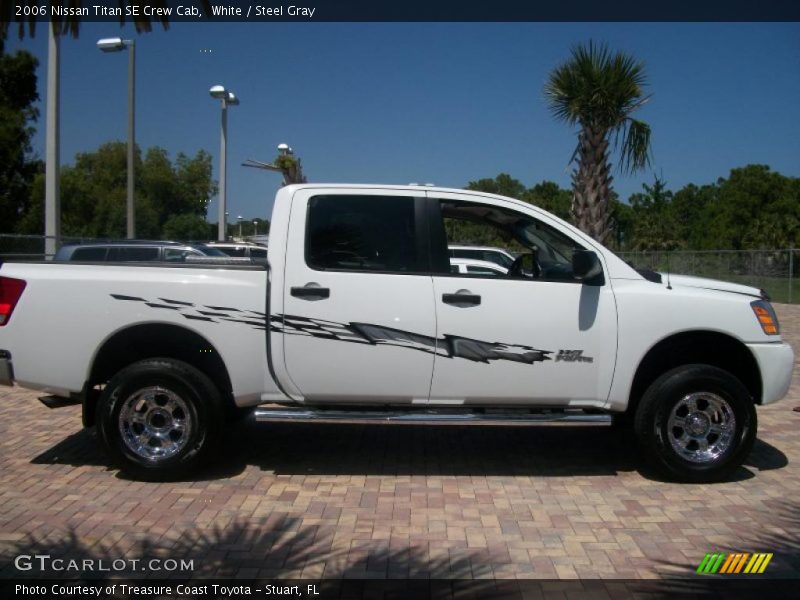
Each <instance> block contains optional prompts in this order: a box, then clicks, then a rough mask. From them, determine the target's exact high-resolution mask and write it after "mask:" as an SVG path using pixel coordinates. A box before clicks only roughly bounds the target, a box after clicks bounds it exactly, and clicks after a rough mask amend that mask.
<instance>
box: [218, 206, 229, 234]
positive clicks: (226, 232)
mask: <svg viewBox="0 0 800 600" xmlns="http://www.w3.org/2000/svg"><path fill="white" fill-rule="evenodd" d="M229 214H230V213H229V212H228V211H227V210H226V211H225V240H227V239H228V215H229ZM217 237H219V236H217ZM225 240H221V241H223V242H224V241H225Z"/></svg>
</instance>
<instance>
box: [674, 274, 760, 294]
mask: <svg viewBox="0 0 800 600" xmlns="http://www.w3.org/2000/svg"><path fill="white" fill-rule="evenodd" d="M660 275H661V282H662V283H663V284H664V285H667V283H669V284H670V285H672V287H676V286H678V287H693V288H701V289H704V290H715V291H718V292H732V293H734V294H745V295H747V296H755V297H756V298H763V297H764V295H763V294H762V292H761V290H760V289H758V288H756V287H752V286H750V285H742V284H740V283H731V282H729V281H720V280H718V279H706V278H705V277H693V276H691V275H676V274H674V273H670V274H669V275H667V274H666V273H660Z"/></svg>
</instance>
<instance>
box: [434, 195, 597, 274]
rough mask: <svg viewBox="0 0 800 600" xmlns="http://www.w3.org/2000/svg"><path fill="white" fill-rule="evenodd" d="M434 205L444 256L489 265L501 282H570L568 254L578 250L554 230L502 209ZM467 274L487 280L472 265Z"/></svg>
mask: <svg viewBox="0 0 800 600" xmlns="http://www.w3.org/2000/svg"><path fill="white" fill-rule="evenodd" d="M439 204H440V209H441V214H442V224H443V227H444V231H445V236H446V239H447V245H448V246H450V247H451V248H450V249H449V251H448V253H449V254H450V256H453V255H454V256H457V257H462V258H465V259H476V260H482V261H490V262H493V263H495V264H498V265H500V266H501V267H503V269H505V270H507V271H508V274H507V275H506V276H507V277H514V278H517V277H519V278H529V279H542V280H551V281H552V280H555V281H575V279H574V277H573V275H572V253H573V252H574V251H575V250H582V249H583V247H582V246H581V245H580V244H578V243H577V242H576V241H575V240H573V239H572V238H570V237H569V236H567V235H565V234H563V233H561V232H560V231H558V230H557V229H555V228H554V227H551V226H550V225H547V224H545V223H543V222H542V221H539V220H538V219H535V218H534V217H531V216H529V215H526V214H524V213H520V212H517V211H514V210H511V209H507V208H504V207H499V206H493V205H487V204H479V203H475V202H465V201H460V200H459V201H457V200H441V201H440V203H439ZM452 246H467V247H468V248H457V249H455V250H454V249H453V248H452ZM514 257H516V258H517V260H516V261H515V258H514ZM514 265H516V266H514ZM483 270H484V271H489V269H486V268H484V269H483ZM467 273H468V274H473V275H482V276H488V275H489V273H487V272H481V271H479V270H478V266H477V265H475V266H473V267H468V268H467ZM500 276H503V275H500Z"/></svg>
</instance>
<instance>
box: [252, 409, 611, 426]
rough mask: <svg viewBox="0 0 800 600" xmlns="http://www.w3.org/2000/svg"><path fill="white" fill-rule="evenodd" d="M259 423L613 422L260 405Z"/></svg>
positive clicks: (580, 416)
mask: <svg viewBox="0 0 800 600" xmlns="http://www.w3.org/2000/svg"><path fill="white" fill-rule="evenodd" d="M255 418H256V421H259V422H267V423H269V422H286V421H295V422H309V421H313V422H316V423H334V422H352V423H373V424H381V423H383V424H387V423H405V424H427V425H437V424H447V423H450V424H460V425H480V424H494V425H527V424H530V423H552V422H558V423H595V424H597V423H611V415H609V414H597V413H593V414H592V413H586V412H584V411H582V410H574V409H573V410H563V411H549V412H523V411H513V410H509V411H505V412H503V411H499V410H492V411H491V412H478V411H452V410H451V411H447V410H436V409H428V410H419V409H417V410H414V411H410V410H409V411H404V410H341V409H326V408H321V409H306V408H257V409H256V411H255Z"/></svg>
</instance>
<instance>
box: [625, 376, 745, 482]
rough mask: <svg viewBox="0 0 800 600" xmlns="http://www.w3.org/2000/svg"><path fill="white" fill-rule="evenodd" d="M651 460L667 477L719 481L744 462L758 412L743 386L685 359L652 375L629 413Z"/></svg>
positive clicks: (735, 380) (691, 480) (643, 447)
mask: <svg viewBox="0 0 800 600" xmlns="http://www.w3.org/2000/svg"><path fill="white" fill-rule="evenodd" d="M634 430H635V433H636V438H637V440H638V442H639V445H640V446H641V448H642V450H643V451H644V453H645V455H646V456H647V458H648V459H649V460H650V462H651V463H652V464H653V465H655V466H656V467H657V468H658V469H659V470H660V471H661V472H662V473H664V474H665V475H667V476H668V477H670V478H672V479H676V480H679V481H686V482H707V481H718V480H720V479H724V478H726V477H728V476H729V475H730V474H731V473H733V471H735V470H736V469H737V468H738V467H739V466H741V464H742V463H743V462H744V459H745V458H746V457H747V455H748V454H749V453H750V450H751V449H752V447H753V442H754V441H755V437H756V430H757V417H756V411H755V406H754V403H753V399H752V398H751V397H750V393H749V392H748V391H747V388H745V387H744V385H743V384H742V383H741V382H740V381H739V380H738V379H737V378H736V377H734V376H733V375H731V374H730V373H728V372H727V371H724V370H722V369H719V368H717V367H712V366H710V365H684V366H681V367H677V368H675V369H672V370H671V371H668V372H667V373H665V374H664V375H662V376H661V377H659V378H658V379H656V380H655V381H654V382H653V383H652V384H651V385H650V387H649V388H648V389H647V391H646V392H645V394H644V396H643V397H642V400H641V402H640V403H639V406H638V408H637V410H636V415H635V419H634Z"/></svg>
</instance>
